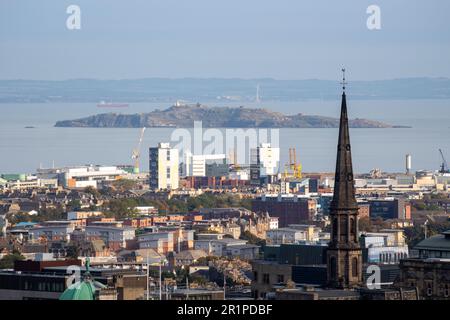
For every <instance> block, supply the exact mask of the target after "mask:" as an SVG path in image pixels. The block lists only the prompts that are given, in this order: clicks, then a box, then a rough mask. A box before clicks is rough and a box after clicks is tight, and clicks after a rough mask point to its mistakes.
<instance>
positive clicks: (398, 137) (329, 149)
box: [0, 97, 450, 173]
mask: <svg viewBox="0 0 450 320" xmlns="http://www.w3.org/2000/svg"><path fill="white" fill-rule="evenodd" d="M209 105H220V104H217V103H211V104H209ZM227 105H233V104H227ZM234 105H235V106H238V104H234ZM168 106H169V104H167V105H164V104H161V103H158V104H152V103H138V104H132V105H130V107H129V108H127V109H122V110H119V109H109V110H108V109H100V108H97V107H96V105H95V103H92V104H86V103H78V104H77V103H70V104H69V103H67V104H0V173H13V172H34V171H35V169H36V168H38V167H39V166H40V165H42V166H43V167H50V166H51V165H52V162H53V161H54V162H55V165H56V166H63V165H78V164H87V163H93V164H106V165H108V164H128V163H129V164H131V163H132V161H131V151H132V149H133V148H134V147H135V145H136V143H137V140H138V136H139V129H94V128H54V127H53V125H54V123H55V122H56V121H57V120H65V119H74V118H80V117H85V116H88V115H92V114H97V113H101V112H109V111H112V112H123V113H139V112H148V111H152V110H154V109H156V108H159V109H165V108H166V107H168ZM246 106H248V107H255V106H256V105H252V104H246ZM260 106H261V107H265V108H267V109H271V110H274V111H279V112H283V113H287V114H294V113H299V112H301V113H304V114H316V115H324V116H332V117H338V116H339V108H340V102H339V101H304V102H288V103H287V102H281V103H280V102H263V103H261V105H260ZM348 108H349V114H350V117H351V118H368V119H372V120H379V121H384V122H387V123H391V124H396V125H408V126H412V128H410V129H351V140H352V145H353V157H354V167H355V170H356V171H357V172H367V171H369V170H371V169H372V168H381V169H382V170H386V171H403V170H404V156H405V154H407V153H410V154H412V157H413V169H433V170H434V169H438V167H439V165H440V161H441V160H440V156H439V153H438V149H439V148H441V149H443V150H444V152H445V153H446V154H447V157H448V161H450V100H413V101H409V100H408V101H403V100H396V101H383V100H381V101H380V100H377V101H360V100H351V97H350V98H349V101H348ZM25 126H34V127H35V128H33V129H26V128H24V127H25ZM171 133H172V129H153V128H152V129H148V130H147V131H146V133H145V137H144V142H143V146H142V157H141V159H142V160H141V165H142V168H143V169H145V170H147V165H146V162H147V159H148V157H147V156H146V151H145V150H146V149H147V148H148V147H149V146H153V145H155V144H156V143H157V142H159V141H169V138H170V135H171ZM336 139H337V129H283V130H281V131H280V147H281V150H282V151H281V157H282V161H281V162H282V164H284V163H285V162H286V160H287V157H288V148H289V147H295V148H296V149H297V154H298V158H299V159H300V161H301V162H302V164H303V168H304V170H305V171H333V170H334V163H335V151H336Z"/></svg>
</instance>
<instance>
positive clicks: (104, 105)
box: [97, 101, 130, 108]
mask: <svg viewBox="0 0 450 320" xmlns="http://www.w3.org/2000/svg"><path fill="white" fill-rule="evenodd" d="M129 106H130V105H129V104H128V103H113V102H106V101H100V102H99V103H97V107H98V108H128V107H129Z"/></svg>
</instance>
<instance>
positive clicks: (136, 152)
mask: <svg viewBox="0 0 450 320" xmlns="http://www.w3.org/2000/svg"><path fill="white" fill-rule="evenodd" d="M144 132H145V127H143V128H142V129H141V135H140V136H139V142H138V145H137V146H136V148H134V149H133V152H132V153H131V159H133V160H134V170H133V172H134V173H139V158H140V157H141V145H142V140H143V139H144Z"/></svg>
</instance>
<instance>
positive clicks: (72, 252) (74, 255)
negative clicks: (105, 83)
mask: <svg viewBox="0 0 450 320" xmlns="http://www.w3.org/2000/svg"><path fill="white" fill-rule="evenodd" d="M79 251H80V250H79V248H78V247H77V246H76V245H70V246H68V247H67V250H66V255H67V258H70V259H78V255H79Z"/></svg>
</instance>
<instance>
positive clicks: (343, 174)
mask: <svg viewBox="0 0 450 320" xmlns="http://www.w3.org/2000/svg"><path fill="white" fill-rule="evenodd" d="M342 72H343V80H342V90H343V93H342V102H341V118H340V123H339V137H338V146H337V157H336V173H335V178H334V194H333V200H332V201H331V203H330V221H331V241H330V244H329V246H328V250H327V269H328V271H327V273H328V285H329V286H330V287H333V288H354V287H356V286H358V285H360V284H361V282H362V251H361V247H360V245H359V232H358V204H357V202H356V198H355V186H354V177H353V167H352V153H351V147H350V133H349V128H348V114H347V98H346V95H345V86H346V82H345V69H342Z"/></svg>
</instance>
